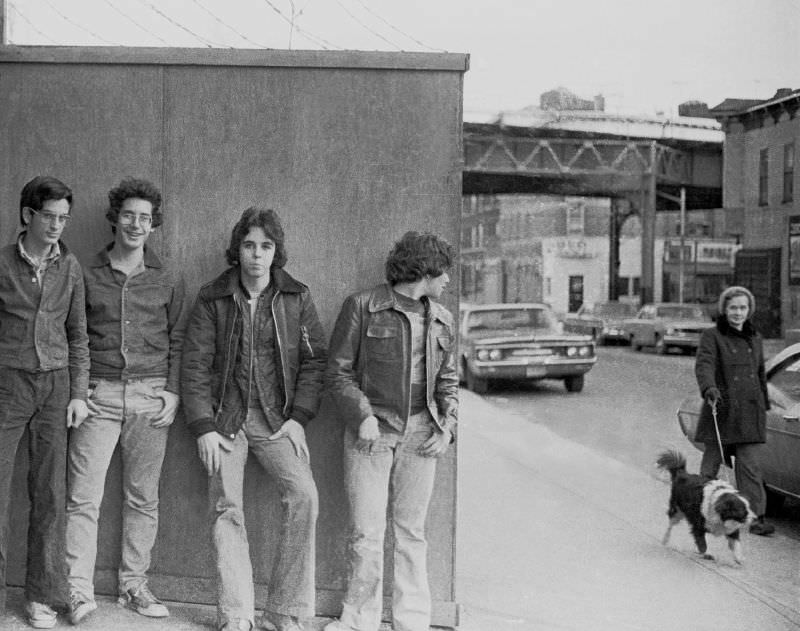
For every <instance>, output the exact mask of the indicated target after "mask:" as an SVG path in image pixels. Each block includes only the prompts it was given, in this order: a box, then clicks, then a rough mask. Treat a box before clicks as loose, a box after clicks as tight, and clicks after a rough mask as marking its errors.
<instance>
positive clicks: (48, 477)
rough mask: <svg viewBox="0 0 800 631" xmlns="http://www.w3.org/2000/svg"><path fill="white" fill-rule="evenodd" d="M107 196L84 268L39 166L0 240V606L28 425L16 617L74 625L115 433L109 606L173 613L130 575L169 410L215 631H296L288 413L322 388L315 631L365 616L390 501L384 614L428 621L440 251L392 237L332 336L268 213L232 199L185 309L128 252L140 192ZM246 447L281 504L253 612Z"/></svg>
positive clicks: (441, 379) (141, 549)
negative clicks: (193, 449) (324, 439)
mask: <svg viewBox="0 0 800 631" xmlns="http://www.w3.org/2000/svg"><path fill="white" fill-rule="evenodd" d="M108 199H109V207H108V211H107V213H106V218H107V220H108V222H109V224H110V226H111V230H112V233H113V240H112V242H111V243H110V244H109V245H108V246H106V247H105V248H104V249H103V250H101V251H100V252H99V253H97V254H96V255H95V256H94V257H93V258H92V259H90V260H89V262H88V263H86V264H84V265H83V266H81V265H80V264H79V263H78V261H77V259H76V257H75V256H74V254H72V253H71V252H70V251H69V250H68V249H67V247H66V246H65V245H64V243H63V242H62V241H61V234H62V232H63V230H64V228H65V226H66V225H67V223H68V222H69V220H70V217H71V214H70V213H71V209H72V201H73V199H72V192H71V190H70V189H69V187H67V186H66V185H65V184H64V183H63V182H61V181H59V180H57V179H55V178H52V177H47V176H39V177H36V178H34V179H33V180H31V181H30V182H28V184H26V185H25V187H24V188H23V190H22V194H21V199H20V215H19V218H20V223H21V225H22V227H23V231H22V232H21V234H20V235H19V236H18V238H17V240H16V242H15V243H13V244H11V245H9V246H6V247H5V248H2V249H1V250H0V467H1V468H2V469H0V612H2V611H3V610H4V609H5V597H6V582H5V578H6V576H5V575H6V565H7V558H8V535H7V524H8V513H9V507H10V496H11V491H12V489H11V480H12V473H13V470H14V463H15V457H16V452H17V448H18V446H19V444H20V442H21V440H22V438H23V436H24V435H26V434H25V430H26V429H27V430H28V431H27V436H28V454H29V470H28V495H29V499H30V514H29V520H28V521H29V527H28V539H27V542H28V545H27V555H28V556H27V568H26V579H25V600H26V604H25V615H26V617H27V619H28V622H29V624H30V625H31V626H33V627H35V628H52V627H53V626H55V624H56V621H57V610H59V609H61V608H63V609H64V610H65V611H66V613H67V616H68V618H69V620H70V622H71V623H72V624H79V623H80V622H81V621H82V620H84V619H85V618H86V616H88V615H89V614H91V613H92V612H93V611H94V610H95V609H96V608H97V604H96V602H95V597H94V569H95V561H96V557H97V532H98V519H99V513H100V504H101V502H102V499H103V493H104V487H105V478H106V473H107V471H108V468H109V464H110V462H111V458H112V455H113V453H114V450H115V449H116V448H117V445H119V451H120V455H121V459H122V478H123V479H122V484H123V508H122V543H121V546H122V549H121V561H120V566H119V571H118V583H119V603H120V604H121V605H124V606H125V607H128V608H130V609H132V610H133V611H135V612H137V613H139V614H141V615H144V616H148V617H155V618H158V617H165V616H168V615H169V611H168V609H167V607H166V606H165V605H164V604H163V603H162V602H161V601H160V600H159V599H158V598H156V597H155V596H154V595H153V594H152V592H151V590H150V588H149V586H148V580H147V572H148V570H149V567H150V560H151V551H152V548H153V545H154V543H155V540H156V536H157V531H158V502H159V498H158V488H159V481H160V477H161V468H162V463H163V461H164V457H165V453H166V445H167V436H168V432H169V426H170V425H171V424H172V422H173V420H174V419H175V416H176V413H177V411H178V407H179V405H180V406H181V408H182V410H183V416H184V417H185V420H186V423H187V426H188V428H189V430H190V432H191V433H192V434H193V435H194V436H195V438H196V440H197V449H198V455H199V457H200V460H201V462H202V464H203V466H204V468H205V470H206V472H207V474H208V511H209V515H210V523H211V537H212V541H213V544H214V545H213V552H214V562H215V572H216V585H217V628H218V629H221V630H223V631H248V630H250V629H256V628H262V629H270V630H276V631H298V630H300V629H302V620H303V619H304V618H306V617H308V616H311V615H313V613H314V597H315V579H314V575H315V530H316V520H317V513H318V498H317V489H316V485H315V482H314V478H313V475H312V470H311V466H310V455H309V449H308V445H307V443H306V436H305V426H306V425H307V423H309V422H310V421H311V420H312V419H313V418H314V416H315V414H316V412H317V409H318V406H319V400H320V397H321V396H322V394H323V391H325V392H327V393H328V394H329V395H330V396H331V397H332V400H333V402H334V403H335V406H336V409H337V410H338V415H339V417H340V418H341V420H342V422H343V426H344V439H343V440H344V447H343V462H344V483H345V491H346V497H347V502H348V509H349V516H350V537H349V544H350V545H349V549H348V550H349V552H348V554H349V559H348V576H347V589H346V594H345V597H344V602H343V607H342V615H341V618H340V619H339V620H335V621H333V622H332V623H330V624H329V625H328V626H327V627H326V629H327V630H328V631H352V630H357V631H376V630H377V629H378V626H379V624H380V620H381V612H382V595H383V548H384V546H383V540H384V533H385V530H386V527H387V508H389V507H391V510H390V511H388V512H389V516H390V517H389V518H390V520H391V523H390V526H391V528H392V530H393V535H394V580H393V598H392V603H393V605H392V619H393V628H394V629H395V631H423V630H426V631H427V629H428V627H429V624H430V609H431V599H430V591H429V587H428V580H427V569H426V555H427V550H426V539H425V517H426V514H427V509H428V504H429V501H430V498H431V495H432V491H433V485H434V476H435V470H436V460H437V457H438V456H440V455H441V454H443V453H444V452H445V451H446V450H447V448H448V446H449V444H450V443H451V442H452V440H453V436H454V429H455V425H456V421H457V388H458V379H457V375H456V368H455V357H454V350H455V349H454V343H455V337H454V331H453V321H452V316H451V314H450V313H449V312H448V311H447V310H446V309H444V308H443V307H442V306H441V305H439V304H438V303H437V302H435V299H438V298H439V297H440V295H441V293H442V292H443V291H444V289H445V287H446V285H447V283H448V282H449V276H448V274H447V270H448V269H449V268H450V267H451V266H452V264H453V251H452V248H451V246H450V245H449V244H448V243H447V242H446V241H444V240H443V239H441V238H439V237H437V236H435V235H432V234H428V233H417V232H409V233H406V234H405V235H404V236H403V237H402V238H401V239H400V240H399V241H397V243H395V245H394V248H393V249H392V251H391V252H390V254H389V256H388V258H387V261H386V280H387V283H386V284H383V285H379V286H378V287H375V288H373V289H371V290H366V291H362V292H359V293H356V294H354V295H352V296H350V297H348V298H347V299H346V300H345V302H344V305H343V306H342V309H341V312H340V314H339V317H338V319H337V321H336V325H335V328H334V331H333V334H332V337H331V341H330V349H329V350H328V348H327V347H328V345H327V344H326V337H325V334H324V331H323V328H322V326H321V324H320V321H319V318H318V316H317V312H316V309H315V306H314V302H313V299H312V298H311V295H310V292H309V290H308V287H306V286H305V285H304V284H302V283H301V282H299V281H297V280H295V279H294V278H292V277H291V276H290V275H289V274H288V273H287V272H286V271H285V270H284V269H283V268H284V265H285V264H286V261H287V256H286V249H285V238H284V232H283V228H282V226H281V222H280V219H279V217H278V216H277V214H276V213H275V212H274V211H272V210H267V209H261V208H255V207H253V208H248V209H247V210H245V211H244V213H243V214H242V216H241V218H240V219H239V220H238V222H237V223H236V225H235V226H234V228H233V231H232V233H231V239H230V245H229V247H228V249H227V251H226V253H225V255H226V258H227V262H228V264H229V267H228V269H227V270H225V271H224V272H223V273H222V274H221V275H220V276H219V277H217V278H216V279H214V280H213V281H211V282H209V283H207V284H206V285H204V286H203V287H202V288H201V289H200V292H199V294H198V296H197V298H196V301H195V303H194V306H193V308H191V309H189V302H188V301H187V299H186V291H185V285H184V280H183V278H182V277H181V274H180V273H178V272H177V271H176V270H174V269H170V267H169V266H166V265H164V264H163V263H162V262H161V260H160V259H159V258H158V257H157V256H156V255H155V254H154V253H153V252H152V250H151V249H148V248H147V246H146V244H147V241H148V238H149V236H150V234H151V233H152V232H153V230H155V229H157V228H158V227H159V226H160V225H161V224H162V222H163V211H162V209H161V202H162V199H161V193H160V192H159V190H158V188H157V187H156V186H154V185H153V184H152V183H151V182H149V181H147V180H142V179H134V178H128V179H125V180H123V181H122V182H120V183H119V185H118V186H116V187H115V188H113V189H112V190H111V191H110V192H109V194H108ZM249 452H252V454H253V456H254V457H255V459H256V460H257V461H258V463H259V464H260V466H261V467H263V469H264V470H265V471H266V472H267V474H268V475H269V476H270V478H271V479H272V480H273V481H274V482H275V484H276V487H277V489H278V493H279V496H280V500H281V528H280V533H279V534H278V535H277V536H278V537H279V542H278V546H277V554H276V557H275V559H274V562H273V564H272V574H271V577H270V579H269V585H268V594H267V601H266V603H264V606H263V613H262V614H261V615H260V616H259V617H256V609H255V603H254V588H253V573H252V566H251V560H250V550H249V546H248V541H247V532H246V530H245V524H244V507H243V484H244V469H245V463H246V460H247V457H248V453H249ZM65 471H66V473H67V475H66V476H65V475H64V474H65ZM265 536H266V535H265Z"/></svg>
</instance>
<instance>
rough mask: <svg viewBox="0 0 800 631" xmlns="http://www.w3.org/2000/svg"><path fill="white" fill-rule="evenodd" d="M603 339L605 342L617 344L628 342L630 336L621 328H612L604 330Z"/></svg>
mask: <svg viewBox="0 0 800 631" xmlns="http://www.w3.org/2000/svg"><path fill="white" fill-rule="evenodd" d="M601 337H602V338H603V339H604V340H615V341H617V342H622V341H627V340H628V335H627V333H625V331H623V330H622V329H621V328H618V327H612V328H609V329H603V332H602V334H601Z"/></svg>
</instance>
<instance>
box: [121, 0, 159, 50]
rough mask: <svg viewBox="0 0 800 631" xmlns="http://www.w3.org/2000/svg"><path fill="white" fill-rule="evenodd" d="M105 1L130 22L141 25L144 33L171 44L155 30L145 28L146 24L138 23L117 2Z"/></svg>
mask: <svg viewBox="0 0 800 631" xmlns="http://www.w3.org/2000/svg"><path fill="white" fill-rule="evenodd" d="M105 3H106V4H107V5H108V6H110V7H111V8H112V9H114V11H116V12H117V13H119V14H120V15H121V16H122V17H124V18H127V19H128V20H129V21H130V22H132V23H133V24H134V25H135V26H138V27H139V28H140V29H141V30H142V31H143V32H144V33H146V34H147V35H151V36H152V37H155V38H156V39H157V40H158V41H159V42H161V43H162V44H166V45H167V46H169V42H168V41H167V40H165V39H164V38H163V37H159V36H158V34H156V33H153V32H152V31H150V30H149V29H147V28H145V27H144V26H142V25H141V24H139V23H138V22H137V21H136V20H134V19H133V18H132V17H131V16H130V15H128V14H127V13H125V12H124V11H123V10H122V9H120V8H119V7H118V6H116V5H115V4H113V3H112V2H111V0H105Z"/></svg>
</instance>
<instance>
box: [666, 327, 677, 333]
mask: <svg viewBox="0 0 800 631" xmlns="http://www.w3.org/2000/svg"><path fill="white" fill-rule="evenodd" d="M666 333H667V335H675V333H676V331H675V327H672V326H670V327H667V331H666Z"/></svg>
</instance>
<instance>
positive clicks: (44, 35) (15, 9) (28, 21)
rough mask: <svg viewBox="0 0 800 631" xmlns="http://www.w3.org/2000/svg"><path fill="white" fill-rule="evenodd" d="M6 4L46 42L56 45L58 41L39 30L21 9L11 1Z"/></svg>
mask: <svg viewBox="0 0 800 631" xmlns="http://www.w3.org/2000/svg"><path fill="white" fill-rule="evenodd" d="M8 6H9V7H11V8H12V9H14V13H16V14H17V15H18V16H19V17H21V18H22V19H23V20H25V21H26V22H27V23H28V26H30V27H31V28H32V29H33V30H34V31H36V32H37V33H38V34H39V35H41V36H42V37H43V38H44V39H46V40H47V41H48V42H50V43H51V44H56V45H58V42H56V41H55V40H54V39H52V38H51V37H50V36H49V35H47V34H46V33H42V31H40V30H39V29H38V28H37V27H36V25H35V24H34V23H33V22H31V20H29V19H28V17H27V16H26V15H25V14H24V13H22V11H20V10H19V9H18V8H17V6H16V5H15V4H14V3H13V2H9V3H8Z"/></svg>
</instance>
